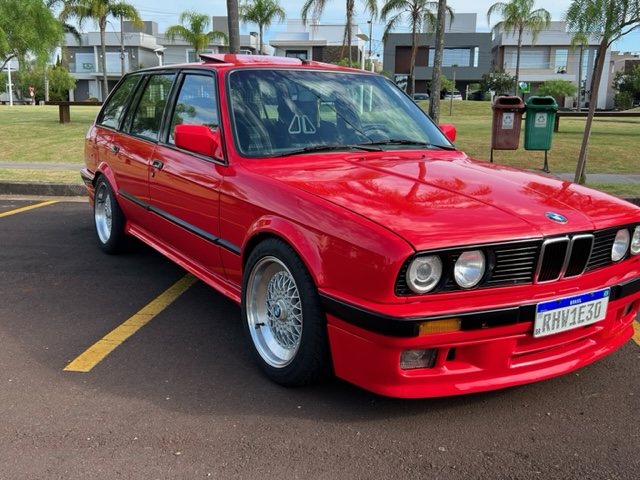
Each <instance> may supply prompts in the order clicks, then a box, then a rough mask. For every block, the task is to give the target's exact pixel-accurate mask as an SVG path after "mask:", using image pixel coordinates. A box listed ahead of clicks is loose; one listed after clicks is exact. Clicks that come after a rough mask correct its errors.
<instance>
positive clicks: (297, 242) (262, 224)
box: [242, 217, 325, 286]
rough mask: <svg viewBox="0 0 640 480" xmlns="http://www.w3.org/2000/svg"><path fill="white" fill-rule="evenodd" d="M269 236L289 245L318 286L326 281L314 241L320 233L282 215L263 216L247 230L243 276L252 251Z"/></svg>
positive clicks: (243, 251) (243, 252) (243, 257)
mask: <svg viewBox="0 0 640 480" xmlns="http://www.w3.org/2000/svg"><path fill="white" fill-rule="evenodd" d="M268 238H276V239H280V240H282V241H283V242H285V243H286V244H287V245H289V246H290V247H291V248H292V249H293V251H294V252H296V254H297V255H298V257H299V258H300V260H301V261H302V263H304V265H305V267H306V269H307V271H308V272H309V274H310V275H311V278H312V279H313V281H314V283H315V284H316V286H320V285H322V284H323V283H324V281H325V271H324V266H323V262H322V258H321V255H320V252H319V250H318V248H317V245H318V244H317V241H316V242H314V241H313V240H317V238H318V234H317V233H314V232H311V231H309V230H308V229H304V228H302V227H301V226H300V225H297V224H295V223H293V222H290V221H288V220H286V219H284V218H280V217H263V218H261V219H260V220H258V221H257V222H255V223H254V225H253V226H252V228H250V229H249V231H248V232H247V237H246V240H245V243H244V245H243V247H242V271H243V276H244V271H245V268H246V266H247V261H248V259H249V257H250V256H251V253H252V252H253V250H254V249H255V248H256V247H257V246H258V245H259V244H260V243H262V242H263V241H264V240H267V239H268Z"/></svg>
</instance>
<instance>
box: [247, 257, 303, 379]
mask: <svg viewBox="0 0 640 480" xmlns="http://www.w3.org/2000/svg"><path fill="white" fill-rule="evenodd" d="M245 296H246V297H245V301H246V311H247V322H248V326H249V331H250V333H251V340H252V341H253V344H254V346H255V348H256V351H257V352H258V354H259V355H260V357H261V358H262V359H263V360H264V361H265V362H266V363H267V364H268V365H269V366H271V367H273V368H278V369H280V368H285V367H287V366H288V365H289V364H291V362H293V360H294V359H295V357H296V354H297V353H298V350H299V349H300V343H301V340H302V325H303V313H302V304H301V299H300V292H299V290H298V286H297V284H296V282H295V280H294V278H293V275H292V274H291V272H290V271H289V269H288V268H287V266H286V265H285V264H284V263H283V262H282V261H280V260H279V259H278V258H276V257H273V256H266V257H263V258H261V259H260V260H259V261H258V262H257V263H256V264H255V265H254V267H253V269H252V270H251V273H250V275H249V278H248V281H247V290H246V292H245Z"/></svg>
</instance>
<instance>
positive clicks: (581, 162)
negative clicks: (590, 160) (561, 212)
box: [573, 38, 609, 184]
mask: <svg viewBox="0 0 640 480" xmlns="http://www.w3.org/2000/svg"><path fill="white" fill-rule="evenodd" d="M608 46H609V45H608V42H607V39H606V38H603V39H602V41H601V42H600V46H599V47H598V53H597V54H596V64H595V65H594V69H593V79H592V80H591V93H590V95H589V113H587V123H586V125H585V127H584V135H583V136H582V145H581V146H580V155H579V156H578V164H577V165H576V174H575V176H574V178H573V181H574V182H575V183H581V184H583V183H584V181H585V173H586V166H587V150H588V147H589V137H590V136H591V125H592V124H593V117H594V114H595V113H596V103H597V102H598V89H599V88H600V79H601V78H602V72H603V70H604V56H605V54H606V53H607V47H608Z"/></svg>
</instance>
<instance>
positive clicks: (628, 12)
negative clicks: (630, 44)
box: [564, 0, 640, 183]
mask: <svg viewBox="0 0 640 480" xmlns="http://www.w3.org/2000/svg"><path fill="white" fill-rule="evenodd" d="M564 17H565V18H564V19H565V21H566V22H567V30H568V31H569V32H570V33H571V34H572V37H573V40H574V42H575V43H584V42H585V39H586V38H587V37H592V38H598V39H599V40H600V44H599V45H598V51H597V53H596V59H595V65H594V67H593V76H592V77H591V93H590V94H589V113H588V114H587V122H586V125H585V130H584V135H583V137H582V145H581V146H580V155H579V156H578V164H577V165H576V174H575V177H574V181H575V182H576V183H584V179H585V171H586V164H587V148H588V146H589V137H590V136H591V126H592V124H593V116H594V114H595V111H596V104H597V102H598V89H599V88H600V81H601V79H602V72H603V70H604V61H605V55H606V53H607V49H608V48H609V47H610V46H611V44H612V43H613V42H615V41H616V40H619V39H620V38H622V37H623V36H625V35H626V34H628V33H630V32H632V31H634V30H636V29H637V28H639V26H640V6H639V5H638V1H637V0H573V2H572V3H571V5H570V6H569V9H568V10H567V12H566V13H565V15H564Z"/></svg>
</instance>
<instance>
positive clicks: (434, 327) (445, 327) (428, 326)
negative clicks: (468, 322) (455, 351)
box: [419, 318, 462, 335]
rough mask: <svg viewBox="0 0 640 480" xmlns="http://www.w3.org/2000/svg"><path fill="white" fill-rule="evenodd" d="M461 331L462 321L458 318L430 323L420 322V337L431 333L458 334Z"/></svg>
mask: <svg viewBox="0 0 640 480" xmlns="http://www.w3.org/2000/svg"><path fill="white" fill-rule="evenodd" d="M460 330H462V320H461V319H459V318H445V319H443V320H433V321H431V322H420V330H419V334H420V335H429V334H431V333H446V332H459V331H460Z"/></svg>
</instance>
